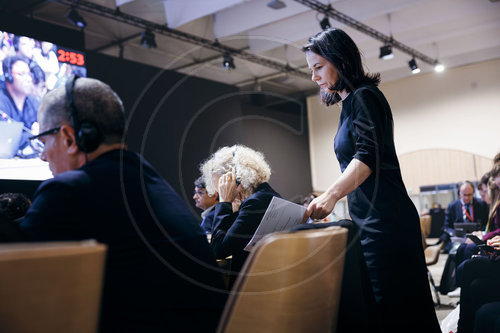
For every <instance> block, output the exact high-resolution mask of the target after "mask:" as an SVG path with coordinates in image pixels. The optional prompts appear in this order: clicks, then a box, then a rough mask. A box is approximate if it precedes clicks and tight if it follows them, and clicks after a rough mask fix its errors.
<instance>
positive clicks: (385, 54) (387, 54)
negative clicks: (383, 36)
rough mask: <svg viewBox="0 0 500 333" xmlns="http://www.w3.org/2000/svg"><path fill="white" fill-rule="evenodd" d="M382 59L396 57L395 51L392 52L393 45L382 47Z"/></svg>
mask: <svg viewBox="0 0 500 333" xmlns="http://www.w3.org/2000/svg"><path fill="white" fill-rule="evenodd" d="M379 58H380V59H384V60H388V59H392V58H394V53H392V45H391V44H387V45H384V46H382V47H380V56H379Z"/></svg>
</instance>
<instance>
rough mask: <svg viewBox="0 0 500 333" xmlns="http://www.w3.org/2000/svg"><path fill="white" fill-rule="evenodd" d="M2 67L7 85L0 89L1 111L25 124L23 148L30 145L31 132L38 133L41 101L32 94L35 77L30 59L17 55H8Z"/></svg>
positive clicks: (21, 144)
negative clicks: (38, 112) (37, 119)
mask: <svg viewBox="0 0 500 333" xmlns="http://www.w3.org/2000/svg"><path fill="white" fill-rule="evenodd" d="M2 69H3V73H4V77H5V87H4V88H3V89H1V90H0V111H3V112H4V113H5V114H6V117H8V118H10V119H12V120H15V121H19V122H22V123H23V124H24V128H25V130H24V131H23V136H22V139H21V142H20V143H19V148H20V149H21V150H23V149H24V148H25V147H26V146H27V145H28V140H27V139H28V137H29V136H31V135H32V134H31V133H38V123H37V122H36V114H37V110H38V106H39V102H37V100H36V99H35V98H34V97H33V96H31V93H32V92H33V77H32V73H31V69H30V66H29V60H28V59H27V58H24V57H21V56H17V55H16V56H9V57H6V58H5V59H4V60H3V62H2ZM31 152H32V151H30V153H31Z"/></svg>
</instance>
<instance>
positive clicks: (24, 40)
mask: <svg viewBox="0 0 500 333" xmlns="http://www.w3.org/2000/svg"><path fill="white" fill-rule="evenodd" d="M12 46H14V51H15V52H16V55H18V56H19V57H24V58H26V59H27V60H28V63H31V61H32V60H33V51H34V49H35V40H34V39H33V38H30V37H26V36H17V35H16V36H14V37H13V38H12Z"/></svg>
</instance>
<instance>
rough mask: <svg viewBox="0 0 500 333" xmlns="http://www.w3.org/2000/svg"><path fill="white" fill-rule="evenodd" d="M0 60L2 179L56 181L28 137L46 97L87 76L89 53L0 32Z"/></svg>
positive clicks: (36, 130)
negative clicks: (71, 81)
mask: <svg viewBox="0 0 500 333" xmlns="http://www.w3.org/2000/svg"><path fill="white" fill-rule="evenodd" d="M0 60H1V66H0V71H1V73H0V179H30V180H44V179H47V178H49V177H52V174H51V172H50V170H49V168H48V164H47V163H46V162H44V161H42V160H41V159H40V157H39V156H40V154H39V153H40V146H39V145H37V142H32V141H30V140H29V137H31V136H33V135H36V134H38V122H37V113H38V108H39V106H40V103H41V101H42V98H43V96H44V95H45V94H46V93H47V92H48V91H51V90H53V89H55V88H57V87H59V86H61V85H64V84H65V82H66V80H67V79H68V78H70V77H71V76H72V75H73V74H76V75H78V76H83V77H84V76H87V70H86V68H85V65H86V56H85V53H83V52H80V51H77V50H72V49H69V48H66V47H62V46H59V45H56V44H54V43H51V42H48V41H42V40H36V39H33V38H31V37H29V36H20V35H15V34H12V33H9V32H6V31H0Z"/></svg>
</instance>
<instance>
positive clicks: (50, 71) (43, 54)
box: [33, 41, 59, 90]
mask: <svg viewBox="0 0 500 333" xmlns="http://www.w3.org/2000/svg"><path fill="white" fill-rule="evenodd" d="M33 60H34V61H35V62H36V63H37V64H38V65H39V66H40V67H41V68H42V69H43V71H44V72H45V74H46V76H47V78H46V83H47V89H48V90H52V89H54V85H55V84H56V82H57V73H58V72H59V61H58V60H57V55H56V53H55V52H54V44H52V43H50V42H44V41H43V42H40V47H39V48H38V47H37V48H35V49H34V51H33Z"/></svg>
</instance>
